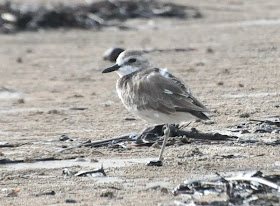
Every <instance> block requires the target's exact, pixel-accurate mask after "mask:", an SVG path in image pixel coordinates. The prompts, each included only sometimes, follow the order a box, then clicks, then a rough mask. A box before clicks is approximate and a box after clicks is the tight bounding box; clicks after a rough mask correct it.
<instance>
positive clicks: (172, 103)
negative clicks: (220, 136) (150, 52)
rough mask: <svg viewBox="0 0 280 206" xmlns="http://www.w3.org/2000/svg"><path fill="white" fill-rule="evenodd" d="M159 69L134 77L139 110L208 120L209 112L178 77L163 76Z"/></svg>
mask: <svg viewBox="0 0 280 206" xmlns="http://www.w3.org/2000/svg"><path fill="white" fill-rule="evenodd" d="M160 71H161V70H159V69H152V70H151V69H150V70H145V71H141V72H139V73H138V74H137V75H135V76H134V80H133V83H134V85H135V86H134V88H133V90H134V94H135V96H134V97H133V99H134V100H135V104H136V103H137V108H138V110H149V109H154V110H158V111H160V112H163V113H166V114H171V113H175V112H189V113H191V114H193V115H194V116H196V117H198V118H200V119H208V117H207V116H206V115H205V114H204V113H203V112H207V111H208V110H207V109H206V107H205V106H203V105H202V104H201V103H200V102H199V101H198V100H197V99H196V98H194V97H193V96H192V95H191V93H190V91H189V89H188V88H187V87H186V86H185V85H184V84H183V83H182V81H180V80H179V79H177V78H176V77H174V76H173V75H171V74H169V73H167V72H166V75H162V73H161V72H160Z"/></svg>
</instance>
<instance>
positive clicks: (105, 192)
mask: <svg viewBox="0 0 280 206" xmlns="http://www.w3.org/2000/svg"><path fill="white" fill-rule="evenodd" d="M100 197H108V198H110V199H111V198H113V197H114V193H113V192H112V191H108V190H106V191H104V192H102V193H101V195H100Z"/></svg>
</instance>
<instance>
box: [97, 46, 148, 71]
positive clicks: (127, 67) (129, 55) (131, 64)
mask: <svg viewBox="0 0 280 206" xmlns="http://www.w3.org/2000/svg"><path fill="white" fill-rule="evenodd" d="M149 65H150V63H149V60H148V58H147V57H146V56H145V54H144V53H143V52H141V51H132V50H131V51H124V52H122V53H121V54H120V55H119V56H118V58H117V60H116V64H115V65H113V66H111V67H109V68H107V69H105V70H103V72H102V73H108V72H113V71H115V72H117V73H118V75H119V76H120V77H123V76H125V75H128V74H130V73H132V72H135V71H137V70H142V69H145V68H147V67H148V66H149Z"/></svg>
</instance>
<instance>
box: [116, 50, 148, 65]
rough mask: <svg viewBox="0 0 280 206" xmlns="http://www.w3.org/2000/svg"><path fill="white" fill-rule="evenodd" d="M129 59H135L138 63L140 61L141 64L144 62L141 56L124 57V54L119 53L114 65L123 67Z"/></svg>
mask: <svg viewBox="0 0 280 206" xmlns="http://www.w3.org/2000/svg"><path fill="white" fill-rule="evenodd" d="M131 58H135V59H137V60H138V61H140V62H141V61H142V62H143V61H145V60H146V58H145V57H144V56H142V55H131V56H128V55H125V53H124V52H123V53H121V54H120V55H119V56H118V58H117V60H116V63H117V64H118V65H119V66H120V65H123V64H124V63H126V62H127V61H128V60H129V59H131Z"/></svg>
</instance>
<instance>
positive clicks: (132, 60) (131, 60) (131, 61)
mask: <svg viewBox="0 0 280 206" xmlns="http://www.w3.org/2000/svg"><path fill="white" fill-rule="evenodd" d="M128 62H129V63H133V62H136V59H135V58H132V59H130V60H128Z"/></svg>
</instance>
